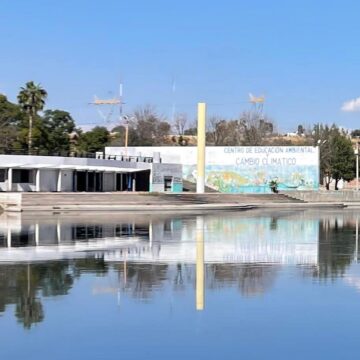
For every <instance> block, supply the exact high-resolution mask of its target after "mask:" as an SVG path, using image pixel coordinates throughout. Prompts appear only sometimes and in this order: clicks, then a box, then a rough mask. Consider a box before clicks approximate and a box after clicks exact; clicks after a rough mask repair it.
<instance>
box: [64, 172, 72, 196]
mask: <svg viewBox="0 0 360 360" xmlns="http://www.w3.org/2000/svg"><path fill="white" fill-rule="evenodd" d="M61 191H73V170H61Z"/></svg>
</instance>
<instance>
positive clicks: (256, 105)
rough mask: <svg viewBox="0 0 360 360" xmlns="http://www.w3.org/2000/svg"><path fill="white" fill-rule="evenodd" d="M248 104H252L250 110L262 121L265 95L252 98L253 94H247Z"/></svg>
mask: <svg viewBox="0 0 360 360" xmlns="http://www.w3.org/2000/svg"><path fill="white" fill-rule="evenodd" d="M249 102H250V103H251V104H252V110H253V111H254V112H255V113H256V114H258V115H259V117H260V118H261V119H262V118H263V110H264V103H265V95H260V96H254V95H253V94H251V93H249Z"/></svg>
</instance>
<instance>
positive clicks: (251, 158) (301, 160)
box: [107, 146, 319, 193]
mask: <svg viewBox="0 0 360 360" xmlns="http://www.w3.org/2000/svg"><path fill="white" fill-rule="evenodd" d="M122 149H123V148H107V151H108V153H109V154H110V153H111V154H118V153H119V154H121V152H122V151H123V150H122ZM154 152H159V153H160V154H161V159H162V162H163V163H177V164H182V165H183V179H184V180H188V181H191V182H196V171H197V170H196V161H197V148H196V147H188V146H183V147H175V146H174V147H130V148H128V153H129V155H136V156H139V155H140V156H152V155H153V153H154ZM205 157H206V168H205V177H206V178H205V183H206V186H208V187H210V188H213V189H215V190H218V191H220V192H224V193H270V192H271V189H270V185H269V184H270V182H271V181H272V180H276V181H277V183H278V189H279V190H280V191H281V190H318V188H319V149H318V147H313V146H225V147H224V146H208V147H206V156H205Z"/></svg>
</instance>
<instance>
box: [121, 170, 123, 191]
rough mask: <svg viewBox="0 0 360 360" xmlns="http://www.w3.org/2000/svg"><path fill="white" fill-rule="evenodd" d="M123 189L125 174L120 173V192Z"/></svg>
mask: <svg viewBox="0 0 360 360" xmlns="http://www.w3.org/2000/svg"><path fill="white" fill-rule="evenodd" d="M122 189H123V173H120V191H122Z"/></svg>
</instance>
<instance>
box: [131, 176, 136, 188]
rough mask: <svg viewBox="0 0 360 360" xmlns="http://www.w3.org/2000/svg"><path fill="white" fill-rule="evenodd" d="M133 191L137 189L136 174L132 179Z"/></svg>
mask: <svg viewBox="0 0 360 360" xmlns="http://www.w3.org/2000/svg"><path fill="white" fill-rule="evenodd" d="M132 191H136V174H134V177H133V179H132Z"/></svg>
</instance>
